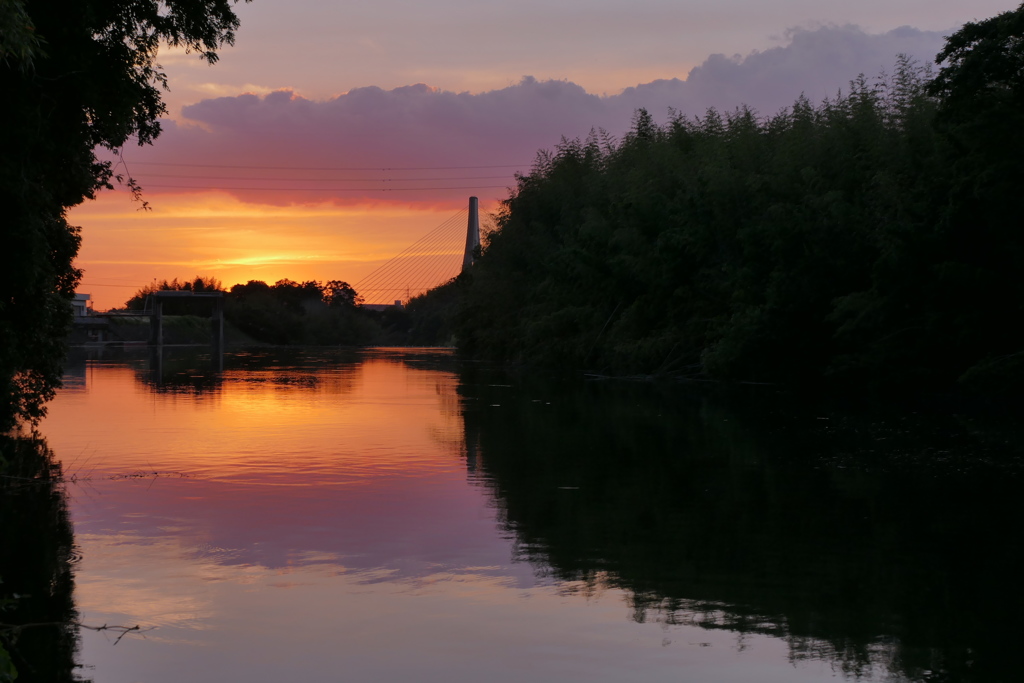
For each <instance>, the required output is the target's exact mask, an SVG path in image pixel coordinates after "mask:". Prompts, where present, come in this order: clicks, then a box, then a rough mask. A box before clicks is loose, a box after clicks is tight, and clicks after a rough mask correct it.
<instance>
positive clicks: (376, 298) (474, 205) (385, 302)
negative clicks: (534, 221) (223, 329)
mask: <svg viewBox="0 0 1024 683" xmlns="http://www.w3.org/2000/svg"><path fill="white" fill-rule="evenodd" d="M463 226H465V227H463ZM463 238H464V239H463ZM479 248H480V201H479V200H478V199H477V198H476V197H470V198H469V206H468V207H467V208H465V209H462V210H461V211H459V212H458V213H456V214H455V215H454V216H452V217H451V218H449V219H448V220H446V221H445V222H444V223H442V224H441V225H439V226H437V227H436V228H434V229H433V230H431V231H430V232H429V233H427V234H426V235H424V236H423V237H421V238H420V239H418V240H417V241H416V242H414V243H413V244H411V245H409V246H408V247H406V248H405V249H404V250H402V251H401V252H399V253H398V254H397V255H395V256H393V257H392V258H391V259H390V260H388V261H386V262H385V263H384V264H383V265H382V266H380V267H379V268H377V269H376V270H374V271H373V272H372V273H370V274H369V275H367V276H366V277H364V278H362V279H361V280H359V281H358V282H356V283H355V284H354V285H353V288H354V289H355V290H356V292H358V293H359V295H360V296H361V297H362V298H363V302H364V305H367V306H370V307H373V308H383V307H385V306H390V305H395V304H402V303H405V302H407V301H408V300H409V299H410V298H411V297H414V296H417V295H419V294H422V293H423V292H425V291H427V290H428V289H431V288H433V287H437V286H438V285H442V284H444V283H445V282H447V281H449V280H451V279H452V278H453V277H455V276H456V275H458V274H459V273H460V272H465V270H466V269H467V268H469V267H470V266H471V265H473V260H474V259H475V258H476V254H477V251H478V250H479ZM460 256H461V257H462V258H461V263H460V259H459V257H460Z"/></svg>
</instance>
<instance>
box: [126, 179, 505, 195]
mask: <svg viewBox="0 0 1024 683" xmlns="http://www.w3.org/2000/svg"><path fill="white" fill-rule="evenodd" d="M249 180H259V178H249ZM438 180H444V178H438ZM150 187H152V188H160V189H178V190H219V191H225V192H242V191H245V192H417V191H421V190H504V189H507V188H508V185H463V186H457V187H456V186H451V187H383V188H379V187H362V188H357V187H338V188H330V187H208V186H197V185H150V184H148V183H147V184H146V186H145V187H144V188H143V189H146V188H150Z"/></svg>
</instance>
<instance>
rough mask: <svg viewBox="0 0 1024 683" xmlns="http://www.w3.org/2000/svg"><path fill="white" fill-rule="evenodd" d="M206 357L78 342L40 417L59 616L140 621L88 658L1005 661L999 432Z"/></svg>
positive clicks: (469, 372)
mask: <svg viewBox="0 0 1024 683" xmlns="http://www.w3.org/2000/svg"><path fill="white" fill-rule="evenodd" d="M205 352H206V350H205V349H202V350H199V353H196V351H195V350H192V351H190V350H187V349H180V348H179V349H175V348H165V350H164V354H165V355H164V356H163V358H162V360H160V361H159V364H160V365H159V373H154V367H155V366H154V362H155V361H154V359H153V358H152V357H150V356H149V355H148V352H147V351H146V350H134V351H133V350H122V351H117V352H112V351H109V350H105V351H103V352H99V351H88V352H86V353H92V354H94V355H92V356H85V357H79V358H78V359H77V360H75V361H73V363H72V364H71V366H70V373H71V376H72V377H74V378H75V381H73V382H71V383H69V386H68V387H67V389H66V390H65V391H63V392H62V393H61V395H60V396H59V397H58V399H57V401H56V402H55V403H54V404H53V406H52V408H51V416H50V417H49V418H48V419H47V421H46V422H45V424H44V426H43V428H44V430H45V431H46V433H47V434H48V437H49V440H50V443H51V445H52V446H53V448H54V449H55V451H56V452H57V453H58V454H59V455H60V458H61V460H62V461H63V463H64V466H65V470H66V471H68V472H71V473H72V474H74V475H75V476H76V478H77V480H78V482H79V483H78V484H76V485H75V487H73V489H72V491H71V492H72V501H71V507H72V515H73V518H74V522H75V530H76V536H77V542H78V543H79V545H80V546H81V547H82V549H83V560H82V562H81V564H80V565H79V566H78V570H77V572H78V574H77V576H78V578H77V581H78V588H77V592H76V596H77V600H78V604H79V609H81V610H82V612H83V613H84V614H85V615H87V617H88V618H89V620H90V621H95V622H100V623H102V622H104V621H109V622H111V623H140V624H142V625H144V626H156V627H157V629H156V630H155V631H151V632H149V633H147V638H146V640H145V641H139V640H136V641H132V642H131V643H125V642H122V643H121V644H120V645H119V646H118V649H117V650H116V651H112V650H111V648H110V647H109V641H104V640H102V639H100V638H98V637H95V636H94V635H92V634H88V633H87V634H86V635H85V636H84V637H83V643H84V646H83V653H82V661H83V662H84V663H86V664H87V665H89V666H91V667H95V672H96V673H95V674H94V675H95V676H96V677H97V680H104V681H113V682H115V683H116V682H117V681H126V682H127V681H151V682H155V681H165V680H166V681H171V680H181V679H182V678H184V679H186V680H193V681H219V680H224V679H225V678H227V679H230V680H234V679H240V680H253V681H256V680H268V681H269V680H282V679H288V680H293V679H294V680H320V679H324V678H333V677H334V676H335V675H336V673H337V671H338V666H339V665H338V662H339V661H343V663H344V667H345V671H346V672H347V673H348V674H350V676H349V677H350V678H351V679H352V680H370V679H374V678H375V679H378V680H400V679H413V680H438V681H441V680H443V681H446V682H447V681H459V680H467V681H468V680H494V681H499V680H508V681H520V680H522V679H523V678H530V679H532V680H557V681H574V680H578V681H589V682H591V683H592V682H593V681H600V680H607V681H618V680H637V681H641V680H645V681H670V680H671V681H675V680H679V679H680V677H683V678H688V677H689V678H694V679H697V680H702V681H722V682H728V683H735V682H736V681H742V680H750V681H759V682H761V681H772V680H777V681H785V682H786V683H792V682H793V681H802V680H806V681H819V680H825V679H830V678H832V677H833V676H834V674H836V673H843V674H846V675H847V676H849V677H861V678H864V679H870V680H885V679H894V680H914V681H933V680H935V681H938V680H967V681H974V680H976V681H998V680H1008V679H1010V678H1012V677H1011V676H1010V672H1011V671H1014V669H1012V668H1011V664H1012V659H1013V656H1012V654H1011V653H1012V652H1013V651H1014V648H1013V645H1014V644H1015V634H1016V630H1015V629H1014V623H1015V622H1014V619H1015V615H1016V614H1017V613H1018V612H1019V608H1020V607H1021V604H1020V596H1019V593H1018V592H1017V591H1016V590H1015V588H1014V586H1015V583H1016V576H1015V574H1014V564H1013V561H1014V558H1015V556H1016V555H1015V553H1016V552H1018V551H1019V550H1020V548H1019V545H1020V541H1019V540H1018V539H1017V537H1016V536H1009V537H1008V536H1006V535H1004V534H1001V533H1000V531H999V529H1000V528H1005V527H1006V526H1009V527H1010V528H1014V526H1015V525H1017V524H1019V523H1020V522H1021V521H1024V514H1022V511H1021V502H1020V498H1019V496H1018V495H1017V492H1018V491H1019V483H1020V482H1019V476H1018V472H1019V468H1018V466H1017V463H1019V462H1020V460H1019V457H1018V456H1019V453H1018V452H1017V451H1016V450H1015V449H1016V448H1017V446H1015V445H1014V444H1019V443H1021V441H1020V439H1019V435H1017V434H1014V433H1013V432H1012V430H1010V429H1007V428H1006V427H1005V425H1001V426H998V427H991V428H990V427H988V426H986V425H984V424H982V423H980V422H978V421H977V420H975V419H969V418H961V419H960V421H953V420H949V419H946V418H942V419H939V420H931V418H927V417H913V416H908V415H906V414H901V415H898V416H897V417H896V418H892V417H891V416H878V415H863V414H860V413H857V412H856V411H836V410H832V411H826V410H825V409H824V408H821V407H820V406H819V407H816V408H815V409H810V408H808V407H806V406H800V405H782V403H781V402H780V399H779V398H778V397H775V396H769V397H768V400H766V398H765V396H763V395H760V396H752V397H735V396H732V397H714V396H711V395H709V394H707V393H703V394H699V395H698V394H688V393H685V392H680V391H679V390H678V387H675V388H658V387H652V386H648V385H639V384H605V383H590V384H582V385H581V384H579V383H570V384H565V383H562V384H558V383H552V382H547V381H542V380H540V379H538V378H529V377H520V376H512V377H509V376H505V375H502V374H500V373H497V372H495V371H493V370H488V369H486V368H481V367H476V366H463V365H460V364H459V363H458V362H457V361H456V360H455V359H454V358H452V357H451V356H449V355H446V354H443V353H442V354H439V353H437V352H429V351H416V350H401V351H399V350H369V351H350V350H342V349H253V350H248V351H242V352H235V353H229V354H226V355H225V356H224V359H223V370H222V371H218V372H211V371H210V369H211V366H210V362H211V361H210V358H209V355H208V354H207V355H204V353H205ZM822 418H827V419H822ZM1008 444H1009V445H1008ZM993 520H999V522H1000V525H1002V526H997V525H996V524H994V523H993ZM496 521H497V524H496ZM126 644H127V647H126ZM226 672H229V673H226Z"/></svg>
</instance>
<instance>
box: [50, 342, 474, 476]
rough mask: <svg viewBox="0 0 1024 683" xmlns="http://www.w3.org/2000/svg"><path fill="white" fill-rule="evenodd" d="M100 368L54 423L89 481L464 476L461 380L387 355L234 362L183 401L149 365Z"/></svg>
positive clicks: (53, 432)
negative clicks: (152, 377) (301, 362)
mask: <svg viewBox="0 0 1024 683" xmlns="http://www.w3.org/2000/svg"><path fill="white" fill-rule="evenodd" d="M98 362H99V361H90V363H92V364H93V365H95V364H96V363H98ZM90 367H92V366H87V369H86V378H85V385H84V387H80V388H79V389H78V390H77V391H68V392H65V393H62V394H61V396H60V397H59V398H58V399H57V400H56V401H55V402H54V403H53V405H52V406H51V408H50V417H49V418H48V419H47V420H46V421H45V423H44V425H43V430H44V432H45V433H46V435H47V438H48V440H49V442H50V444H51V446H52V447H54V448H55V449H56V450H57V451H58V452H60V453H61V454H62V455H63V457H64V459H65V464H66V465H67V466H68V467H69V468H70V469H71V470H72V471H75V472H76V473H78V474H80V475H86V474H91V475H92V476H94V477H95V476H110V475H117V474H128V473H131V472H134V471H144V472H160V473H165V474H172V473H173V474H176V475H179V476H180V475H188V476H195V477H201V478H203V479H217V480H228V481H250V482H256V481H257V480H258V483H260V484H263V485H268V484H273V485H310V484H323V483H326V482H333V483H353V482H356V481H359V480H362V479H366V478H373V477H379V476H384V475H385V474H386V475H387V476H389V477H394V476H398V477H422V476H429V475H432V474H438V473H441V472H454V471H458V470H459V467H460V464H459V461H458V458H457V457H452V456H453V449H456V452H457V449H459V448H460V442H461V422H460V419H459V417H458V415H457V411H455V410H452V409H451V406H452V405H453V402H452V399H451V398H450V397H453V396H454V382H455V380H454V378H452V377H450V376H447V375H444V374H443V373H437V372H427V371H417V370H415V369H411V368H409V367H406V366H404V365H402V364H401V363H398V362H395V361H394V360H388V359H385V358H367V359H364V360H363V362H360V363H351V362H346V361H345V360H342V359H338V360H336V361H333V362H332V361H324V360H320V361H319V362H318V363H317V364H316V365H315V366H312V367H297V366H295V365H294V364H286V365H278V366H273V365H271V366H270V367H255V368H251V369H250V368H245V367H240V368H232V367H231V363H230V361H229V364H228V369H227V370H226V371H225V372H224V373H223V376H222V378H221V380H220V381H219V383H217V384H216V385H215V386H214V387H213V388H210V389H207V390H204V391H184V392H182V391H153V390H152V389H151V387H150V386H147V385H146V384H144V383H143V382H142V379H143V378H145V377H146V374H145V373H146V372H147V370H146V368H144V367H142V364H140V363H136V364H135V365H134V366H133V367H126V366H124V365H120V366H115V367H110V366H104V367H103V368H102V372H90V370H89V368H90ZM192 372H193V374H192V375H191V376H193V377H198V376H200V375H202V374H204V373H209V372H211V371H208V370H207V371H204V370H201V369H200V370H198V371H192ZM445 396H447V397H449V399H448V401H447V403H448V409H444V407H443V406H444V401H443V400H439V397H445ZM384 437H386V438H384ZM101 444H102V446H100V445H101ZM385 444H386V445H385Z"/></svg>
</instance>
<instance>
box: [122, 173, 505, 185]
mask: <svg viewBox="0 0 1024 683" xmlns="http://www.w3.org/2000/svg"><path fill="white" fill-rule="evenodd" d="M140 177H141V176H140ZM145 177H146V178H179V179H182V180H186V179H187V180H259V181H261V182H262V181H268V182H271V181H273V182H278V181H284V182H307V181H312V182H318V183H326V182H334V183H348V182H355V183H370V182H378V183H381V182H383V183H386V182H395V181H397V182H402V183H405V182H409V183H411V182H417V181H428V180H433V181H435V182H437V181H439V180H504V179H506V178H510V177H511V176H509V175H486V176H466V177H462V178H458V177H456V178H438V177H436V176H435V177H432V178H263V177H259V176H214V175H178V174H173V173H147V174H146V175H145Z"/></svg>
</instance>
